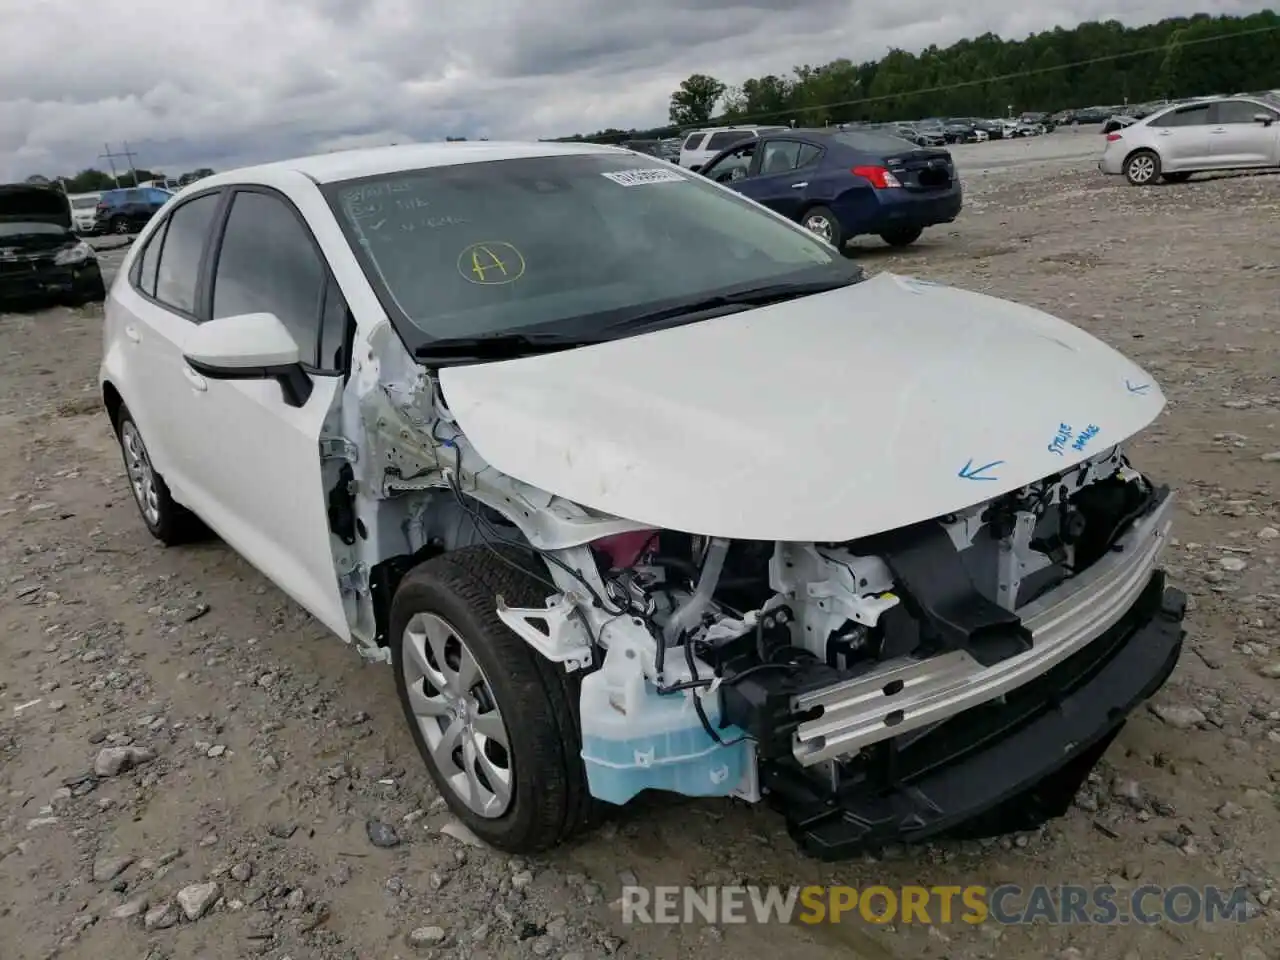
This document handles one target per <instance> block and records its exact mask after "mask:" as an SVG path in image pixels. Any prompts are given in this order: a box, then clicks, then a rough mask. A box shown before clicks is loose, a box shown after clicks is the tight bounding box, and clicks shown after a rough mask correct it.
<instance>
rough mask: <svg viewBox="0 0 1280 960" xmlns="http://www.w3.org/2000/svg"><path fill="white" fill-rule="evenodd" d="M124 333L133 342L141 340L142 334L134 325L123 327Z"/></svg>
mask: <svg viewBox="0 0 1280 960" xmlns="http://www.w3.org/2000/svg"><path fill="white" fill-rule="evenodd" d="M124 335H125V336H126V337H128V338H129V339H130V340H132V341H133V342H134V343H141V342H142V334H140V333H139V332H138V328H137V327H134V326H128V327H125V328H124Z"/></svg>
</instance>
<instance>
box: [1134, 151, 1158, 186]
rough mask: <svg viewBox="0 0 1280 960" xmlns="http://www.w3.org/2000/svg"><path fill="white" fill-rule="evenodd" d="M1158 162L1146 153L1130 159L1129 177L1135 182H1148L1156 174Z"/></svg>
mask: <svg viewBox="0 0 1280 960" xmlns="http://www.w3.org/2000/svg"><path fill="white" fill-rule="evenodd" d="M1155 173H1156V162H1155V160H1154V159H1152V158H1151V157H1149V156H1147V155H1146V154H1142V155H1141V156H1137V157H1134V158H1133V159H1132V160H1130V161H1129V179H1131V180H1132V181H1133V182H1134V183H1147V182H1148V181H1149V180H1151V178H1152V177H1154V176H1155Z"/></svg>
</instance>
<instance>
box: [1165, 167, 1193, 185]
mask: <svg viewBox="0 0 1280 960" xmlns="http://www.w3.org/2000/svg"><path fill="white" fill-rule="evenodd" d="M1160 178H1161V179H1162V180H1164V182H1165V183H1186V182H1187V181H1188V180H1190V179H1191V174H1190V173H1188V172H1187V171H1185V170H1184V171H1180V172H1178V173H1162V174H1160Z"/></svg>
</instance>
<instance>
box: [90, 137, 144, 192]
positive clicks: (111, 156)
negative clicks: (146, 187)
mask: <svg viewBox="0 0 1280 960" xmlns="http://www.w3.org/2000/svg"><path fill="white" fill-rule="evenodd" d="M102 149H103V150H104V151H105V152H104V153H100V154H98V159H100V160H106V161H107V163H109V164H110V165H111V179H112V180H114V181H115V182H116V186H117V187H118V186H120V174H119V173H117V172H116V161H117V160H127V161H128V162H129V175H130V176H131V177H133V186H135V187H136V186H137V185H138V170H137V168H136V167H135V166H134V162H133V158H134V153H133V151H132V150H130V149H129V141H128V140H126V141H125V142H124V150H123V151H121V152H120V153H112V152H111V144H109V143H104V144H103V145H102Z"/></svg>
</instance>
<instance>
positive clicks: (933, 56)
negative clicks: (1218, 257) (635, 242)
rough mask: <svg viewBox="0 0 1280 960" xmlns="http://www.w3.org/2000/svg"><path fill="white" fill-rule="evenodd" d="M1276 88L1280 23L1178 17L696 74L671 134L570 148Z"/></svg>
mask: <svg viewBox="0 0 1280 960" xmlns="http://www.w3.org/2000/svg"><path fill="white" fill-rule="evenodd" d="M1278 86H1280V15H1277V13H1276V12H1275V11H1272V10H1267V11H1264V12H1262V13H1256V14H1252V15H1250V16H1247V17H1228V16H1218V17H1211V16H1209V15H1208V14H1197V15H1196V16H1192V17H1170V18H1168V19H1165V20H1161V21H1160V22H1159V23H1154V24H1149V25H1147V26H1142V27H1126V26H1124V25H1123V24H1121V23H1119V22H1118V21H1115V20H1108V21H1105V22H1089V23H1082V24H1080V25H1079V26H1077V27H1074V28H1072V29H1070V30H1066V29H1063V28H1061V27H1059V28H1056V29H1054V30H1047V31H1045V32H1043V33H1038V34H1035V35H1033V36H1030V37H1028V38H1026V39H1025V40H1004V39H1001V38H1000V37H998V36H996V35H995V34H993V33H986V34H983V35H982V36H980V37H976V38H973V39H967V40H961V41H960V42H958V43H954V44H952V45H951V46H949V47H942V48H939V47H937V46H930V47H927V48H926V49H924V50H922V51H921V52H920V53H918V54H917V53H910V52H908V51H906V50H898V49H895V50H891V51H890V52H889V53H888V54H887V55H886V56H885V57H883V58H881V59H880V60H875V61H868V62H866V63H854V62H853V61H851V60H847V59H839V60H833V61H831V62H830V63H826V64H821V65H817V66H814V65H809V64H805V65H803V66H798V67H795V68H794V69H793V71H792V73H791V74H790V75H787V76H776V75H772V74H770V75H766V76H762V77H753V78H751V79H749V80H745V81H743V82H742V83H741V84H739V85H736V86H729V85H727V84H725V83H723V82H722V81H720V80H719V79H717V78H715V77H711V76H708V75H706V74H701V73H695V74H694V75H693V76H691V77H689V78H688V79H687V80H685V81H684V82H683V83H681V84H680V87H679V88H678V89H677V90H675V91H674V92H673V93H672V94H671V102H670V111H669V120H670V122H669V124H668V125H666V126H662V127H656V128H652V129H648V130H634V129H633V130H622V129H618V128H609V129H606V130H600V131H597V132H596V133H593V134H587V135H582V134H574V135H573V136H572V137H564V138H561V139H564V140H595V141H601V142H614V141H617V140H622V139H627V138H635V139H645V138H661V137H667V136H676V135H678V134H679V133H681V132H682V131H683V130H686V129H688V128H690V127H700V126H712V125H719V124H732V123H744V122H751V123H760V124H790V123H791V121H793V120H794V121H795V123H796V125H798V126H823V125H825V124H828V123H849V122H858V121H863V122H883V121H890V120H914V119H920V118H922V117H926V116H931V117H957V116H958V117H1002V116H1006V115H1008V114H1009V113H1014V114H1017V113H1022V112H1024V111H1031V110H1035V111H1046V112H1053V111H1057V110H1066V109H1072V108H1079V107H1086V106H1104V105H1105V106H1113V105H1120V104H1124V103H1143V102H1147V101H1152V100H1162V99H1177V98H1179V97H1190V96H1198V95H1203V94H1211V93H1240V92H1244V91H1256V90H1264V89H1270V88H1273V87H1278Z"/></svg>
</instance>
